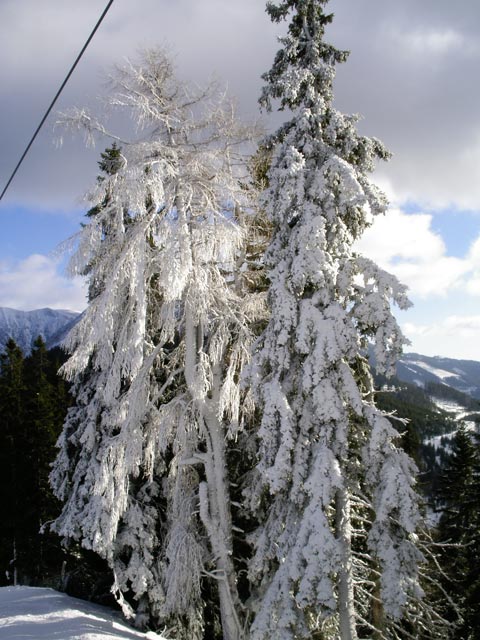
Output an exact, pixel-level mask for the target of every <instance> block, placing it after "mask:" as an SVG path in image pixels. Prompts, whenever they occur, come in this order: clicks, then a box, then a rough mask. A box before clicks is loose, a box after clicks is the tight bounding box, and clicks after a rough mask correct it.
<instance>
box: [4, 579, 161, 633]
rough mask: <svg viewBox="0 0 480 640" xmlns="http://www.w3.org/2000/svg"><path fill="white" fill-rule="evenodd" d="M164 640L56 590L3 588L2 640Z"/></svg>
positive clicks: (103, 610) (108, 612)
mask: <svg viewBox="0 0 480 640" xmlns="http://www.w3.org/2000/svg"><path fill="white" fill-rule="evenodd" d="M12 638H16V639H17V640H27V638H28V639H29V640H31V639H32V638H35V639H36V640H52V639H53V638H54V639H55V640H107V639H108V640H138V639H139V638H143V639H144V640H165V638H163V636H160V635H158V634H156V633H152V632H148V633H147V634H145V633H141V632H140V631H137V630H136V629H132V628H131V627H129V626H127V625H126V624H125V622H123V620H122V618H121V616H120V614H118V613H117V612H115V611H112V610H111V609H108V608H107V607H102V606H100V605H96V604H92V603H91V602H85V601H84V600H79V599H78V598H71V597H70V596H67V595H66V594H64V593H59V592H58V591H54V590H53V589H42V588H38V587H2V588H0V640H11V639H12Z"/></svg>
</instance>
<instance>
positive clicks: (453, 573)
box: [439, 425, 480, 640]
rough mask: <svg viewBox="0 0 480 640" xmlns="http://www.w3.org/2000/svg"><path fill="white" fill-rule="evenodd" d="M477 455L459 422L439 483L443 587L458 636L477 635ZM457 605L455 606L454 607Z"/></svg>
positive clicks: (479, 521)
mask: <svg viewBox="0 0 480 640" xmlns="http://www.w3.org/2000/svg"><path fill="white" fill-rule="evenodd" d="M479 469H480V458H479V451H478V447H477V448H476V447H475V444H474V441H473V438H472V434H471V433H469V432H468V431H467V429H466V427H465V425H461V426H460V428H459V429H458V431H457V433H456V434H455V437H454V438H453V440H452V443H451V453H450V456H449V458H448V459H447V463H446V466H445V469H444V472H443V474H442V477H441V484H440V500H441V507H442V516H441V518H440V522H439V539H440V542H441V543H442V544H443V545H444V547H443V551H442V556H443V558H442V565H443V569H444V576H443V581H444V585H445V591H446V592H447V593H449V594H450V596H451V598H452V605H453V606H452V607H451V612H450V616H451V617H452V619H455V618H456V617H457V615H458V614H460V616H461V622H460V626H459V628H458V632H457V635H456V636H455V637H456V638H458V639H459V640H460V638H461V639H462V640H478V639H480V626H479V622H480V620H479V613H478V599H476V598H478V594H479V590H480V581H479V579H478V575H479V572H480V552H479V543H480V535H479V525H480V516H479V514H480V509H479V507H480V500H479V496H480V491H479V485H478V480H479V477H478V473H479ZM455 609H456V610H455Z"/></svg>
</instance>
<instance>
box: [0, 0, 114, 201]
mask: <svg viewBox="0 0 480 640" xmlns="http://www.w3.org/2000/svg"><path fill="white" fill-rule="evenodd" d="M112 4H113V0H110V2H109V3H108V4H107V6H106V7H105V9H104V11H103V13H102V15H101V16H100V18H99V20H98V22H97V24H96V25H95V27H94V28H93V31H92V33H91V34H90V35H89V37H88V40H87V41H86V42H85V44H84V45H83V47H82V50H81V51H80V53H79V54H78V56H77V59H76V60H75V62H74V63H73V65H72V68H71V69H70V71H69V72H68V74H67V76H66V78H65V80H64V81H63V82H62V85H61V87H60V89H59V90H58V91H57V93H56V95H55V97H54V99H53V100H52V102H51V104H50V106H49V107H48V109H47V111H46V112H45V115H44V116H43V118H42V120H41V122H40V124H39V125H38V127H37V129H36V131H35V133H34V134H33V136H32V139H31V140H30V142H29V143H28V145H27V148H26V149H25V151H24V152H23V155H22V157H21V158H20V160H19V161H18V164H17V166H16V167H15V169H14V170H13V173H12V175H11V176H10V178H9V180H8V182H7V184H6V185H5V188H4V190H3V191H2V193H1V195H0V200H1V199H2V198H3V196H4V195H5V192H6V191H7V189H8V187H9V186H10V183H11V182H12V180H13V179H14V177H15V174H16V173H17V171H18V170H19V168H20V165H21V164H22V162H23V161H24V160H25V156H26V155H27V153H28V152H29V151H30V147H31V146H32V144H33V143H34V141H35V138H36V137H37V135H38V133H39V131H40V129H41V128H42V127H43V125H44V123H45V120H46V119H47V118H48V116H49V115H50V111H51V110H52V109H53V107H54V105H55V103H56V101H57V100H58V98H59V96H60V94H61V93H62V91H63V89H64V88H65V85H66V84H67V82H68V81H69V79H70V76H71V75H72V73H73V72H74V70H75V67H76V66H77V64H78V63H79V62H80V58H81V57H82V56H83V54H84V53H85V50H86V48H87V47H88V45H89V44H90V42H91V40H92V38H93V36H94V35H95V33H96V31H97V29H98V27H99V26H100V25H101V23H102V21H103V19H104V18H105V16H106V15H107V12H108V10H109V9H110V7H111V6H112Z"/></svg>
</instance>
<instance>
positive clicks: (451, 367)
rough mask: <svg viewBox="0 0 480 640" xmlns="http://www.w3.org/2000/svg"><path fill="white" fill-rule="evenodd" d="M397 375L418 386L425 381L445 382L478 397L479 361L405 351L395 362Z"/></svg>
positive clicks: (479, 395) (422, 385) (479, 393)
mask: <svg viewBox="0 0 480 640" xmlns="http://www.w3.org/2000/svg"><path fill="white" fill-rule="evenodd" d="M397 376H398V378H399V379H400V380H403V381H404V382H410V383H412V384H416V385H417V386H420V387H424V386H425V384H426V383H427V382H438V383H442V384H446V385H448V386H449V387H453V388H454V389H457V390H458V391H462V392H463V393H466V394H468V395H470V396H472V398H479V399H480V362H476V361H475V360H455V359H453V358H442V357H440V356H434V357H429V356H422V355H420V354H418V353H405V354H403V356H402V357H401V359H400V360H399V362H398V363H397Z"/></svg>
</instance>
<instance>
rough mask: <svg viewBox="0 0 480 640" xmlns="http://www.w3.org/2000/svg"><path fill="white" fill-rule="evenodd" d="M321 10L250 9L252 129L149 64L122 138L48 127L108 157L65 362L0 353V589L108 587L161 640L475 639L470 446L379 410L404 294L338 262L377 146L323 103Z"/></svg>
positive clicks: (378, 200) (328, 92) (88, 231)
mask: <svg viewBox="0 0 480 640" xmlns="http://www.w3.org/2000/svg"><path fill="white" fill-rule="evenodd" d="M326 5H327V2H326V0H284V1H281V2H277V3H267V13H268V14H269V16H270V18H271V20H272V21H273V22H275V23H279V22H284V21H285V22H286V25H287V27H288V30H287V32H286V35H285V36H284V37H283V38H281V39H280V49H279V51H278V52H277V54H276V56H275V59H274V61H273V65H272V67H271V69H270V70H269V71H267V72H266V73H265V74H264V76H263V80H264V88H263V92H262V95H261V98H260V104H261V106H262V107H263V108H264V109H265V110H266V111H271V110H279V111H281V112H282V114H283V118H284V119H283V122H282V124H281V125H280V126H279V127H278V129H277V130H276V131H275V132H273V133H271V134H270V135H267V136H265V135H263V134H262V133H261V132H259V130H258V128H257V127H255V126H252V125H249V124H246V123H243V122H241V121H240V120H239V119H238V118H237V116H236V113H235V108H234V105H233V103H232V102H230V101H229V100H228V98H227V97H226V96H225V94H224V93H223V92H220V91H219V90H218V87H217V86H216V85H215V84H212V85H209V86H207V87H202V88H199V87H196V86H195V87H191V86H188V85H186V84H185V83H184V82H182V81H181V80H180V79H179V78H177V77H176V74H175V69H174V66H173V64H172V61H171V59H170V58H169V56H168V55H167V54H166V53H165V52H164V51H163V50H160V49H158V50H149V51H146V52H144V53H143V54H142V56H141V57H140V58H139V60H138V62H136V63H131V64H129V65H127V66H125V67H120V68H118V69H117V70H116V75H115V77H114V78H113V80H112V83H111V87H112V94H111V106H113V107H115V108H119V109H121V110H123V111H125V112H127V113H128V115H130V116H131V117H132V118H133V120H134V122H135V125H136V128H137V133H138V135H137V136H136V137H135V138H134V140H132V141H128V140H124V139H122V140H120V139H119V137H118V136H116V135H115V134H114V133H112V132H110V131H109V128H108V126H107V125H106V124H104V123H103V122H100V121H99V120H98V119H96V118H94V117H93V116H92V115H90V114H88V113H87V112H86V111H85V110H83V109H81V110H75V111H73V112H70V113H67V114H64V115H63V116H62V123H63V125H64V126H65V127H67V128H70V129H74V130H80V131H83V132H84V133H86V134H87V136H88V137H95V136H97V135H98V136H99V137H100V139H101V140H103V141H104V140H105V138H107V140H108V141H109V142H108V145H109V146H108V147H107V148H106V150H105V151H104V152H103V153H102V155H101V160H100V161H99V163H98V164H99V169H100V175H99V177H98V179H97V181H96V183H95V184H94V186H93V188H92V190H91V192H90V194H89V201H90V204H91V207H90V208H89V210H88V212H87V214H86V219H85V223H84V224H83V225H82V228H81V230H80V232H79V237H78V239H77V241H78V242H77V249H76V252H75V253H74V255H73V256H72V259H71V264H70V268H71V270H72V272H73V273H76V274H79V275H82V276H84V277H86V278H87V281H88V285H89V286H88V307H87V309H86V311H85V313H84V314H82V316H81V317H80V319H79V321H78V322H77V323H76V325H75V326H74V327H73V328H72V330H71V331H70V333H69V336H68V338H67V340H66V343H65V349H66V352H67V353H66V354H63V353H62V352H61V351H59V350H53V351H47V350H46V348H45V345H44V343H43V342H42V340H41V339H39V340H37V342H36V343H35V345H34V348H33V350H32V353H31V354H30V355H29V356H28V357H25V356H24V355H23V354H22V352H21V351H20V350H19V348H18V347H17V346H16V345H15V343H14V342H13V341H10V342H9V343H8V344H7V346H6V349H5V351H4V353H3V355H2V356H1V360H0V367H1V368H0V419H1V432H0V438H1V448H0V455H1V456H2V464H1V465H0V473H2V482H1V483H0V486H1V491H2V492H3V493H2V499H3V505H4V514H5V517H4V519H3V521H2V528H1V531H0V537H1V548H0V562H1V571H2V578H1V579H2V581H3V584H12V583H23V584H32V585H52V586H55V587H56V588H58V589H66V590H70V591H69V592H70V593H75V594H79V595H84V594H85V593H88V594H89V597H92V596H94V597H96V598H97V599H104V600H105V599H106V598H107V597H108V595H107V594H108V592H109V590H110V589H111V593H112V594H113V596H114V597H115V599H116V601H117V603H118V604H119V606H120V607H121V608H122V610H123V612H124V613H125V615H126V616H127V617H130V618H131V619H133V620H134V622H135V624H136V625H137V626H139V627H141V628H144V629H153V630H155V629H162V630H165V629H166V630H168V633H169V634H170V636H171V637H172V638H173V639H175V640H204V639H205V640H209V639H212V640H217V639H218V640H220V639H221V638H224V639H225V640H247V639H248V640H250V639H251V640H307V639H308V640H310V639H312V640H313V639H314V640H334V639H335V640H336V639H340V640H367V639H375V640H381V639H385V640H387V639H388V640H400V639H401V640H407V639H419V640H427V639H429V638H438V639H448V638H452V639H454V638H458V639H460V638H462V639H467V640H468V639H470V640H472V639H473V640H474V639H477V638H480V620H479V612H478V608H479V607H478V601H479V597H480V582H479V578H478V576H479V574H480V558H479V555H480V551H479V549H480V539H479V536H480V533H479V531H480V521H479V520H480V505H479V501H480V497H479V491H478V486H479V482H478V480H479V476H480V441H479V440H478V438H477V436H476V435H475V433H476V432H475V431H472V430H467V429H466V428H465V427H464V426H460V428H458V429H457V428H456V425H454V424H453V423H452V421H451V420H450V419H449V418H448V416H447V415H446V414H442V413H441V412H439V411H438V410H436V409H435V407H434V405H433V403H432V401H431V399H430V398H429V395H428V393H427V391H428V390H425V391H420V390H416V389H415V388H414V387H413V388H411V389H410V393H407V391H406V387H405V386H404V385H403V389H400V388H398V389H396V390H395V389H394V390H393V391H392V392H391V393H381V392H379V388H380V386H382V385H384V383H386V382H385V381H388V380H391V376H392V375H393V374H394V372H395V361H396V359H397V358H398V357H399V355H400V353H401V350H402V348H403V346H404V345H405V342H406V341H405V339H404V337H403V335H402V332H401V330H400V327H399V326H398V324H397V321H396V319H395V316H394V315H393V312H392V306H393V305H397V306H398V307H399V308H401V309H403V308H407V307H408V306H409V304H410V303H409V300H408V297H407V292H406V289H405V287H404V286H403V285H402V284H401V283H400V282H398V280H397V279H396V278H395V277H394V276H392V275H390V274H388V273H386V272H385V271H384V270H382V269H381V268H380V267H379V266H378V265H376V264H375V263H374V262H372V261H371V260H368V259H367V258H365V257H363V256H362V255H359V254H358V253H357V252H356V250H355V241H356V240H357V239H358V238H359V237H360V236H361V235H362V233H363V232H364V230H365V229H366V228H367V227H368V226H369V225H370V224H371V221H372V219H373V218H374V217H375V216H380V215H384V214H386V215H388V202H387V199H386V197H385V195H384V194H383V193H382V192H381V191H380V190H379V189H378V188H377V187H376V186H375V185H374V184H373V183H372V182H371V181H370V174H371V172H372V171H373V169H374V168H375V165H376V163H377V162H383V161H386V160H388V158H389V152H388V151H387V150H386V148H385V147H384V146H383V144H382V143H381V142H380V141H379V140H377V139H376V138H369V137H366V136H363V135H361V134H360V133H359V132H358V130H357V120H358V117H357V116H350V115H345V114H343V113H341V112H339V111H338V110H337V109H336V108H335V106H334V96H333V81H334V77H335V71H336V66H337V65H338V64H342V63H345V62H346V61H347V58H348V53H347V52H345V51H340V50H338V49H336V48H335V47H333V46H332V45H330V44H329V43H328V42H327V41H326V40H325V37H324V36H325V29H326V27H327V26H328V24H329V23H330V22H331V21H332V18H333V16H332V15H330V14H329V13H327V12H326ZM369 349H370V350H371V351H372V352H373V353H374V357H375V363H376V364H375V366H376V373H375V375H376V376H377V377H376V378H374V377H373V374H372V371H371V368H370V365H369V360H368V351H369ZM57 370H59V371H60V375H59V376H57V374H56V372H57ZM388 384H392V383H391V382H389V383H388ZM395 384H397V383H396V382H395ZM400 386H401V385H398V387H400ZM437 392H438V390H437ZM475 408H476V407H474V406H473V405H472V410H474V409H475ZM453 431H455V435H454V436H453V437H452V438H451V441H450V444H449V446H448V447H447V448H445V449H444V452H443V455H440V454H438V455H437V452H436V450H434V448H432V446H431V445H429V444H428V442H426V441H427V440H428V438H431V437H433V436H437V435H441V434H442V433H443V434H448V433H451V432H453Z"/></svg>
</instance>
